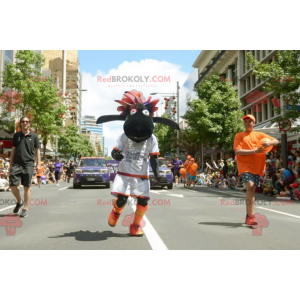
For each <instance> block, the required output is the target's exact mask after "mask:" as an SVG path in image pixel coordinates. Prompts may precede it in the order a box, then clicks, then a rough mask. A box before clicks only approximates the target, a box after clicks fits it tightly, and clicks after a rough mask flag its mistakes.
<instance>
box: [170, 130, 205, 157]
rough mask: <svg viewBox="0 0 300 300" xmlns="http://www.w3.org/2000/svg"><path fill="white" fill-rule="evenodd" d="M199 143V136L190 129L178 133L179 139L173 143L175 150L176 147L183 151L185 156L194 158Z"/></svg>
mask: <svg viewBox="0 0 300 300" xmlns="http://www.w3.org/2000/svg"><path fill="white" fill-rule="evenodd" d="M200 144H201V141H200V139H199V134H198V133H197V132H195V131H193V130H191V129H186V130H183V131H181V132H180V139H179V140H177V139H176V142H175V145H174V146H175V148H177V146H178V147H179V148H180V149H183V150H185V151H186V152H187V154H189V155H192V157H195V155H196V153H197V152H198V151H199V147H200Z"/></svg>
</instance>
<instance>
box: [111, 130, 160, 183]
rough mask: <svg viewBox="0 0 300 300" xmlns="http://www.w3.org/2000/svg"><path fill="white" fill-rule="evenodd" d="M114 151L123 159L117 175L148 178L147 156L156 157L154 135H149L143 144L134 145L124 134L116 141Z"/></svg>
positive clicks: (157, 152)
mask: <svg viewBox="0 0 300 300" xmlns="http://www.w3.org/2000/svg"><path fill="white" fill-rule="evenodd" d="M114 150H117V151H122V154H123V155H124V158H123V159H122V160H121V162H120V164H119V170H118V174H120V175H124V176H130V175H134V176H132V177H137V178H148V177H149V167H148V161H149V155H158V154H159V149H158V143H157V139H156V136H155V135H153V134H152V135H151V137H150V138H149V139H147V140H146V141H144V142H141V143H136V142H134V141H132V140H130V139H129V138H128V137H127V136H126V135H125V133H122V134H121V136H120V137H119V138H118V139H117V143H116V147H114Z"/></svg>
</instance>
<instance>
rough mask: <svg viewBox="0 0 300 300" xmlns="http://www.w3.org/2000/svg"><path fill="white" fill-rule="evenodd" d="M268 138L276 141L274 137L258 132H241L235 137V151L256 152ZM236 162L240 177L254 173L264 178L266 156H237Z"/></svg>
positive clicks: (263, 154) (260, 154)
mask: <svg viewBox="0 0 300 300" xmlns="http://www.w3.org/2000/svg"><path fill="white" fill-rule="evenodd" d="M263 138H268V139H270V140H274V138H273V137H271V136H269V135H267V134H265V133H263V132H258V131H252V132H249V133H248V132H246V131H243V132H239V133H237V134H236V135H235V138H234V145H233V150H237V149H244V150H252V149H253V150H254V149H255V148H257V147H258V142H259V141H260V140H261V139H263ZM236 161H237V165H238V170H239V175H241V174H242V173H245V172H249V173H252V174H254V175H260V176H262V175H263V174H264V171H265V168H266V154H265V153H259V154H250V155H237V156H236Z"/></svg>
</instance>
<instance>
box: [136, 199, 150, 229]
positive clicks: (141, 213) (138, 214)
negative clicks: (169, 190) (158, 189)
mask: <svg viewBox="0 0 300 300" xmlns="http://www.w3.org/2000/svg"><path fill="white" fill-rule="evenodd" d="M147 209H148V205H147V206H141V205H139V204H137V206H136V211H135V217H134V220H133V224H138V225H140V223H141V221H142V219H143V216H144V214H145V212H146V211H147Z"/></svg>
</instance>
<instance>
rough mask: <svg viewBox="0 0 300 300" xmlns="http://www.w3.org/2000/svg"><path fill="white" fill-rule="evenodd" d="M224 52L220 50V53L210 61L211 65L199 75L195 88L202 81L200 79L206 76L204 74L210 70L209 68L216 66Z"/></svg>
mask: <svg viewBox="0 0 300 300" xmlns="http://www.w3.org/2000/svg"><path fill="white" fill-rule="evenodd" d="M225 52H226V50H221V52H220V53H219V54H218V55H217V56H216V57H214V58H213V59H212V60H213V61H212V63H211V64H210V65H209V66H207V67H206V70H205V71H204V72H203V73H202V74H201V75H200V77H199V79H198V81H197V82H196V83H195V84H194V87H195V88H196V87H197V85H198V84H199V83H200V82H201V81H202V79H203V78H204V77H205V76H206V74H207V73H208V72H209V71H210V70H211V68H212V67H213V66H214V65H215V64H216V62H217V61H218V60H219V59H220V58H221V57H222V56H223V55H224V53H225Z"/></svg>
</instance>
